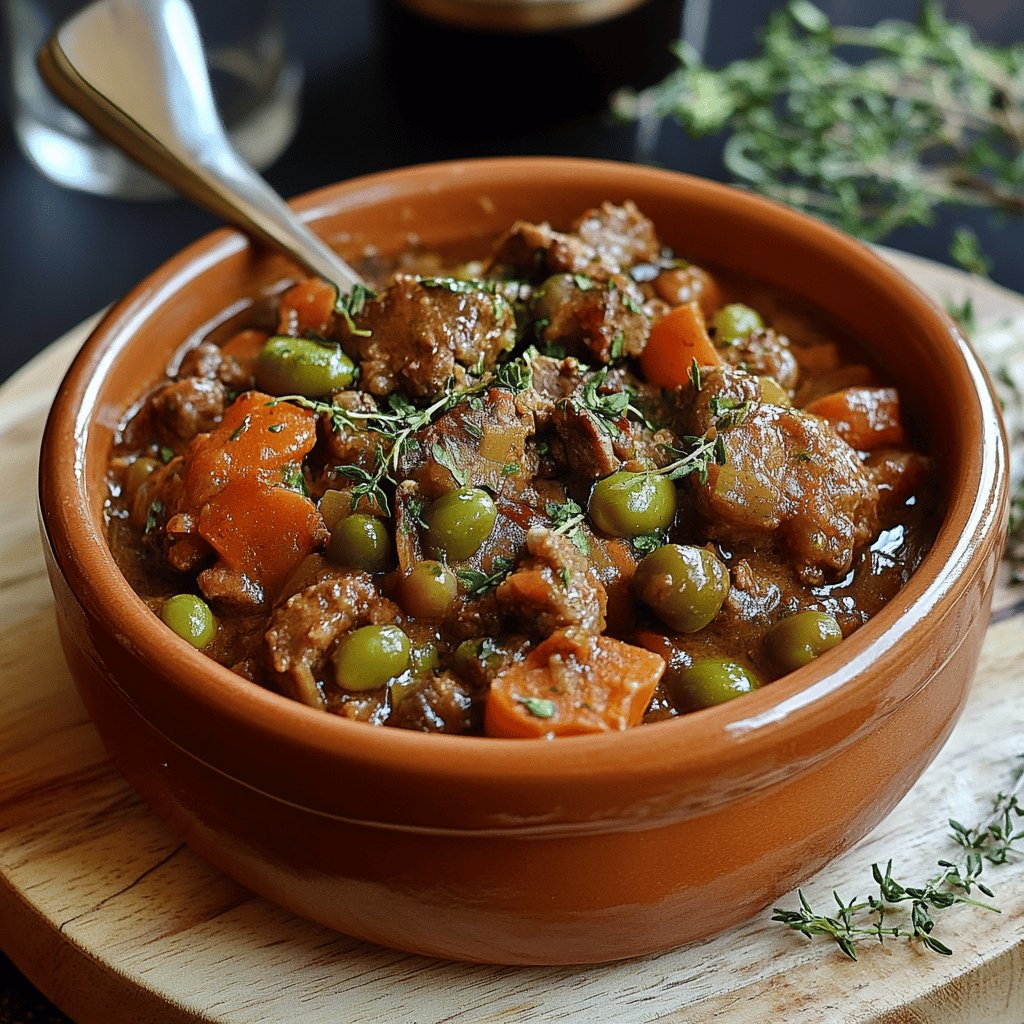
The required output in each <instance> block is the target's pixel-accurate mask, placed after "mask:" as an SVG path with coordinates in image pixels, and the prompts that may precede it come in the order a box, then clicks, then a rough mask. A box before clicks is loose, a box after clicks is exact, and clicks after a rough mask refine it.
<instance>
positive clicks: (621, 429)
mask: <svg viewBox="0 0 1024 1024" xmlns="http://www.w3.org/2000/svg"><path fill="white" fill-rule="evenodd" d="M627 379H629V375H628V374H618V373H612V374H608V376H607V377H606V378H604V377H602V376H597V375H593V374H592V375H590V376H589V377H587V378H585V379H582V380H581V381H580V383H579V384H578V386H577V387H576V388H575V389H574V390H573V391H572V392H571V393H570V394H569V396H568V397H567V398H561V399H559V400H558V401H557V402H555V403H554V405H553V406H552V409H551V412H550V415H549V418H548V424H549V426H550V427H551V430H552V434H551V439H550V442H549V444H550V451H551V457H552V459H553V460H554V463H555V465H556V466H557V467H558V468H559V471H560V472H561V473H562V474H563V475H565V476H566V477H568V479H570V480H573V481H592V480H598V479H600V478H601V477H605V476H608V475H609V474H611V473H614V472H616V471H617V470H619V469H622V468H623V465H624V464H625V463H636V466H635V467H632V468H640V467H641V466H651V465H664V464H665V454H664V450H663V448H662V445H664V444H668V443H670V442H671V441H672V440H673V437H672V434H671V433H670V432H669V431H668V430H652V429H651V428H650V427H648V426H647V425H646V424H645V423H643V422H640V420H638V419H637V418H635V413H629V414H627V412H626V410H625V404H626V402H627V400H629V401H630V404H632V401H631V396H632V391H631V390H628V391H627V389H629V388H630V385H629V384H628V383H627ZM610 402H617V403H619V404H621V405H622V407H623V408H622V411H621V413H617V412H616V411H615V407H614V405H611V404H609V403H610Z"/></svg>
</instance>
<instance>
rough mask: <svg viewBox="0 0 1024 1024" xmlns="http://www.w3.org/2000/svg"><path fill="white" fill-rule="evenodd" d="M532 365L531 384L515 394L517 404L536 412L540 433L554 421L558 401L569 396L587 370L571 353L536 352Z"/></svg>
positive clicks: (536, 421) (534, 416)
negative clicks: (559, 355)
mask: <svg viewBox="0 0 1024 1024" xmlns="http://www.w3.org/2000/svg"><path fill="white" fill-rule="evenodd" d="M530 366H531V368H532V371H533V384H532V387H530V388H529V389H528V390H527V391H524V392H522V393H521V394H519V395H517V396H516V404H517V406H518V407H519V408H521V409H524V410H526V411H529V412H530V413H531V414H532V415H533V419H534V423H535V424H536V429H537V432H538V433H539V432H540V431H542V430H546V429H547V428H548V427H549V426H550V425H551V416H552V413H553V412H554V410H555V405H556V404H557V403H558V402H560V401H561V400H562V399H564V398H568V397H569V396H570V395H571V394H572V393H573V392H574V391H575V390H576V388H577V387H578V386H579V384H580V382H581V381H582V380H583V373H584V370H583V367H582V366H581V365H580V363H579V361H578V360H576V359H574V358H572V357H569V358H568V359H555V358H553V357H551V356H535V357H534V359H533V360H532V362H531V363H530Z"/></svg>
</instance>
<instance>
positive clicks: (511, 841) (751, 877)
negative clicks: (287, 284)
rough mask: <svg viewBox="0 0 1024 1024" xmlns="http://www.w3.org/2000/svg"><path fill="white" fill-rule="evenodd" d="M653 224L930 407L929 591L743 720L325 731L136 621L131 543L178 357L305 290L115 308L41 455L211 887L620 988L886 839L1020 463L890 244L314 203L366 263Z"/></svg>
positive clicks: (278, 262)
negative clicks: (125, 508) (133, 423)
mask: <svg viewBox="0 0 1024 1024" xmlns="http://www.w3.org/2000/svg"><path fill="white" fill-rule="evenodd" d="M604 199H610V200H612V201H615V202H622V201H623V200H625V199H632V200H634V201H635V202H636V203H637V204H638V205H639V207H640V209H641V210H642V211H643V212H644V213H645V214H647V216H649V217H650V218H651V219H652V220H653V221H654V223H655V224H656V225H657V228H658V231H659V234H660V235H661V237H662V238H663V239H665V241H666V242H667V243H668V244H670V245H671V246H673V247H674V249H675V250H676V251H677V252H680V253H683V254H685V255H686V256H687V257H692V258H693V259H694V260H696V261H698V262H702V263H703V262H706V263H709V264H712V265H715V264H717V265H721V266H727V267H732V268H734V269H736V270H738V271H741V272H743V273H745V274H748V275H751V276H753V277H756V278H758V279H760V280H762V281H764V282H765V283H766V284H769V285H771V286H775V287H778V288H780V289H783V290H785V291H788V292H790V293H795V294H797V295H799V296H804V297H806V298H808V299H810V300H811V301H813V302H814V304H815V305H817V306H818V307H820V308H822V309H823V310H824V311H825V312H827V313H829V314H831V315H832V316H833V317H835V318H836V319H837V320H838V321H839V322H841V323H842V324H844V325H845V326H847V327H849V328H850V330H851V331H852V332H853V333H854V334H855V335H856V336H858V337H859V338H861V339H862V340H863V341H864V342H865V343H866V345H867V346H868V347H869V348H870V349H871V351H872V352H873V353H874V356H875V357H876V358H877V359H878V360H879V361H881V362H882V363H883V364H884V365H885V367H886V371H887V374H888V375H889V376H890V377H891V379H892V380H894V381H895V382H896V383H897V384H898V386H899V387H900V389H901V394H902V395H903V396H904V398H905V401H906V406H907V409H908V411H909V414H910V416H911V418H912V420H913V421H914V422H915V424H916V426H917V427H918V429H919V431H920V435H921V436H922V437H923V438H924V439H925V441H926V447H927V448H928V449H929V450H930V451H931V452H932V453H933V455H934V456H935V458H936V461H937V463H938V467H939V471H940V477H941V482H942V487H943V493H944V500H945V503H946V509H947V511H946V514H945V519H944V521H943V524H942V527H941V529H940V531H939V534H938V537H937V539H936V542H935V545H934V547H933V549H932V550H931V552H930V553H929V554H928V555H927V557H926V558H925V560H924V562H923V564H922V565H921V567H920V568H919V569H918V570H917V572H916V574H915V575H914V577H913V578H912V579H911V581H910V582H909V584H908V585H907V586H905V587H904V588H903V590H901V591H900V592H899V593H898V594H897V595H896V596H895V598H893V600H892V601H891V602H890V603H889V604H888V605H887V606H886V607H885V608H884V609H883V610H882V611H881V612H880V613H879V614H878V615H877V617H875V618H874V619H873V620H871V621H870V622H869V623H868V624H867V625H865V626H864V627H862V628H861V629H860V630H858V631H857V632H856V633H855V634H853V635H852V636H851V637H850V638H848V639H847V640H845V641H843V643H841V644H840V645H839V646H838V647H837V648H835V649H834V650H832V651H829V652H828V653H826V654H824V655H823V656H822V657H820V658H819V659H817V660H816V661H814V662H812V663H811V664H810V665H808V666H806V667H804V668H802V669H800V670H799V671H796V672H793V673H792V674H791V675H788V676H785V677H783V678H782V679H780V680H778V681H777V682H774V683H772V684H771V685H770V686H765V687H764V688H762V689H760V690H758V691H757V692H755V693H753V694H750V695H747V696H745V697H743V698H741V699H739V700H735V701H732V702H730V703H728V704H724V705H721V706H718V707H712V708H709V709H706V710H703V711H698V712H696V713H694V714H690V715H686V716H684V717H681V718H677V719H673V720H670V721H665V722H659V723H656V724H651V725H645V726H642V727H640V728H635V729H631V730H628V731H626V732H621V733H614V734H599V735H589V736H580V737H573V738H569V739H560V740H556V741H545V740H502V739H493V738H481V737H463V736H447V735H424V734H419V733H413V732H408V731H405V730H402V729H386V728H374V727H372V726H368V725H366V724H362V723H358V722H352V721H348V720H345V719H342V718H340V717H337V716H333V715H329V714H324V713H322V712H317V711H313V710H311V709H310V708H308V707H305V706H303V705H301V704H299V703H297V702H295V701H291V700H287V699H286V698H284V697H281V696H278V695H277V694H274V693H271V692H269V691H267V690H264V689H261V688H260V687H258V686H256V685H254V684H253V683H250V682H247V681H246V680H245V679H243V678H241V677H240V676H237V675H235V674H233V673H232V672H230V671H229V670H228V669H226V668H222V667H221V666H220V665H217V664H215V663H214V662H213V661H211V660H209V659H207V658H206V657H205V656H204V655H202V654H200V653H198V652H197V651H195V650H193V649H192V648H191V647H190V646H189V645H188V644H187V643H185V642H184V641H183V640H180V639H179V638H178V637H176V636H175V635H174V634H172V633H171V632H170V630H168V629H166V628H165V627H164V626H163V625H162V624H161V623H160V622H159V620H158V619H157V617H156V616H154V615H153V614H152V613H151V612H150V611H149V610H148V609H147V608H146V606H145V605H144V604H143V602H142V601H141V600H140V599H139V598H138V597H137V596H136V595H135V594H134V593H133V592H132V590H131V588H130V587H129V586H128V584H127V583H126V582H125V580H124V578H123V577H122V575H121V573H120V571H119V570H118V568H117V566H116V565H115V564H114V561H113V559H112V557H111V555H110V552H109V550H108V548H107V545H106V542H105V540H104V527H103V503H104V499H105V497H106V481H105V474H106V465H107V459H108V457H109V455H110V451H111V444H112V440H113V435H114V431H115V430H116V428H117V426H118V424H119V422H120V421H121V420H122V418H123V417H124V415H125V412H126V410H128V409H129V408H130V407H132V406H133V405H134V404H135V403H136V402H137V401H138V400H139V398H140V397H141V396H142V395H143V394H144V393H145V392H146V391H147V390H148V389H149V388H150V387H151V386H152V385H153V384H154V383H155V382H156V381H157V380H158V379H159V378H160V377H161V376H162V374H163V373H164V370H165V367H166V365H167V363H168V362H169V360H170V359H171V357H172V355H173V354H174V352H175V351H176V350H177V349H178V348H179V347H180V346H181V345H182V344H183V342H185V341H186V340H188V339H195V338H197V336H198V335H200V334H202V333H203V332H204V331H205V330H207V329H209V327H210V326H211V325H213V324H214V323H217V322H219V321H220V320H222V319H223V318H224V316H225V311H226V310H227V311H230V310H232V309H234V310H238V309H240V308H242V304H241V300H243V299H244V298H246V297H253V296H259V295H265V294H268V293H270V292H272V291H275V290H277V289H279V288H280V286H281V283H282V281H283V280H285V279H286V278H287V277H289V276H290V275H294V273H295V271H294V268H291V267H290V266H289V265H288V264H287V263H286V262H285V261H284V260H283V259H282V258H281V257H278V256H276V255H273V254H268V253H266V252H264V251H263V250H258V249H255V248H252V247H250V246H249V245H248V244H247V243H246V241H245V240H244V239H243V238H242V237H241V236H239V235H238V234H234V233H230V232H227V231H221V232H218V233H216V234H213V235H211V236H209V237H207V238H205V239H203V240H201V241H199V242H197V243H196V244H195V245H193V246H191V247H190V248H188V249H186V250H185V251H184V252H183V253H181V254H180V255H178V256H176V257H175V258H174V259H172V260H170V261H169V262H168V263H167V264H165V265H164V266H163V267H162V268H160V269H159V270H158V271H156V273H154V274H152V275H151V276H150V277H149V278H147V279H146V280H145V281H143V282H142V283H141V284H140V285H138V287H136V288H135V289H134V290H133V291H132V292H131V293H130V294H129V295H128V296H127V297H126V298H125V299H124V300H122V301H121V302H120V303H118V304H117V306H115V307H114V308H113V309H112V310H111V311H110V313H109V314H108V315H107V316H106V317H105V319H104V320H103V322H102V324H101V325H100V326H99V328H98V329H97V330H96V331H95V333H94V334H93V335H92V337H91V338H90V339H89V341H88V342H87V343H86V345H85V347H84V348H83V350H82V352H81V353H80V354H79V356H78V358H77V359H76V360H75V362H74V365H73V366H72V368H71V370H70V372H69V374H68V377H67V379H66V380H65V382H64V384H63V386H62V387H61V389H60V392H59V396H58V398H57V401H56V403H55V405H54V407H53V411H52V414H51V416H50V420H49V423H48V426H47V430H46V435H45V439H44V442H43V452H42V469H41V502H42V522H43V531H44V536H45V541H46V546H47V549H48V551H47V556H48V565H49V572H50V579H51V582H52V585H53V589H54V593H55V595H56V605H57V614H58V618H59V623H60V632H61V637H62V640H63V644H64V649H65V653H66V656H67V660H68V665H69V667H70V670H71V673H72V675H73V676H74V679H75V682H76V683H77V685H78V687H79V689H80V691H81V693H82V697H83V699H84V701H85V703H86V706H87V707H88V710H89V712H90V714H91V715H92V717H93V720H94V721H95V723H96V727H97V728H98V730H99V732H100V734H101V736H102V738H103V740H104V742H105V744H106V746H107V748H108V750H109V751H110V754H111V756H112V757H113V759H114V760H115V761H116V763H117V765H118V766H119V768H120V769H121V771H122V772H123V773H124V775H125V776H126V778H127V779H128V780H129V781H130V782H131V784H132V785H133V786H134V787H135V788H136V789H137V790H138V791H139V793H141V794H142V796H143V797H144V798H145V799H146V800H147V801H148V802H149V803H150V804H151V805H152V807H153V809H154V810H155V811H156V812H157V813H158V814H159V815H160V816H161V817H163V818H164V819H165V820H166V821H167V822H168V824H169V825H170V826H171V827H172V828H173V829H175V830H177V831H178V832H179V833H180V834H181V835H182V836H183V837H184V838H185V839H186V840H187V842H188V843H189V844H190V845H191V846H192V847H193V848H194V849H195V850H196V851H197V852H198V853H200V854H201V855H202V856H203V857H205V858H207V859H208V860H209V861H211V862H212V863H213V864H215V865H217V866H218V867H219V868H221V869H222V870H223V871H224V872H225V873H226V874H228V875H230V876H232V877H233V878H236V879H238V880H239V881H240V882H242V883H244V884H245V885H246V886H248V887H250V888H251V889H252V890H253V891H255V892H257V893H259V894H261V895H263V896H265V897H267V898H268V899H270V900H273V901H275V902H277V903H279V904H281V905H282V906H284V907H287V908H289V909H290V910H292V911H294V912H295V913H297V914H300V915H302V916H304V917H307V918H311V919H312V920H315V921H318V922H321V923H323V924H326V925H329V926H331V927H333V928H336V929H339V930H341V931H344V932H348V933H350V934H352V935H355V936H359V937H362V938H365V939H369V940H372V941H374V942H378V943H383V944H385V945H388V946H396V947H399V948H402V949H407V950H411V951H414V952H418V953H426V954H430V955H433V956H439V957H450V958H456V959H464V960H478V961H488V962H496V963H508V964H557V963H579V962H592V961H602V960H613V959H618V958H622V957H630V956H636V955H638V954H643V953H648V952H652V951H656V950H663V949H666V948H668V947H672V946H676V945H679V944H681V943H685V942H690V941H692V940H694V939H700V938H702V937H704V936H708V935H711V934H712V933H714V932H717V931H719V930H721V929H723V928H727V927H728V926H730V925H732V924H735V923H736V922H738V921H742V920H743V919H745V918H747V917H749V916H750V915H752V914H755V913H757V912H758V911H761V910H762V909H764V908H765V907H767V906H769V905H770V904H771V903H772V901H773V900H775V899H776V898H777V897H778V896H779V895H780V894H782V893H784V892H786V891H788V890H789V889H791V888H792V887H793V886H795V885H797V884H799V883H800V882H802V881H803V880H804V879H806V878H807V877H808V876H809V875H811V874H813V873H814V872H815V871H817V870H818V869H819V868H820V867H821V866H822V865H824V864H825V863H826V862H827V861H829V860H830V859H831V858H833V857H835V856H836V855H837V854H838V853H840V852H841V851H842V850H843V849H845V848H846V847H848V846H850V844H852V843H854V842H855V841H856V840H857V839H859V838H860V837H861V836H862V835H864V834H865V833H866V832H867V831H868V830H869V829H870V828H872V826H874V825H875V824H876V823H877V822H878V821H879V820H881V818H883V817H884V816H885V815H886V814H887V813H888V812H889V810H890V809H891V808H892V807H893V806H894V805H895V804H896V802H897V801H898V800H899V799H900V798H901V797H902V796H903V795H904V794H905V793H906V792H907V790H908V789H909V788H910V786H911V785H912V784H913V782H914V781H915V779H917V777H918V776H919V774H920V773H921V771H922V770H923V769H924V767H925V766H926V765H927V764H928V763H929V761H931V759H932V758H933V757H934V756H935V754H936V752H937V751H938V750H939V748H940V746H941V745H942V743H943V741H944V740H945V738H946V737H947V735H948V734H949V731H950V729H951V728H952V727H953V723H954V722H955V720H956V717H957V715H958V713H959V711H960V709H961V707H962V705H963V702H964V698H965V695H966V692H967V688H968V685H969V683H970V680H971V676H972V674H973V672H974V668H975V664H976V661H977V658H978V652H979V648H980V645H981V642H982V638H983V636H984V633H985V627H986V624H987V620H988V609H989V602H990V598H991V593H992V587H993V583H994V580H995V575H996V569H997V565H998V561H999V557H1000V553H1001V546H1002V538H1003V533H1004V528H1005V525H1006V507H1007V471H1006V446H1005V441H1004V438H1003V436H1002V433H1001V428H1000V423H999V416H998V413H997V410H996V407H995V404H994V402H993V399H992V396H991V394H990V391H989V388H988V384H987V381H986V378H985V375H984V373H983V371H982V369H981V368H980V366H979V364H978V361H977V360H976V358H975V357H974V356H973V355H972V354H971V352H970V350H969V349H968V347H967V346H966V344H965V343H964V341H963V339H962V338H961V336H960V335H959V334H958V332H957V330H956V328H955V327H954V325H953V323H952V322H951V321H950V320H949V319H948V318H947V317H946V316H945V315H944V314H943V313H942V312H940V311H939V310H938V309H937V308H936V307H935V306H934V305H932V304H931V303H930V302H929V301H928V300H927V299H925V298H924V297H923V296H922V295H921V294H920V293H919V292H918V291H917V290H916V289H915V288H914V287H913V286H912V285H911V284H909V283H908V282H907V281H906V280H905V279H904V278H903V277H902V276H901V275H900V274H899V273H898V272H897V271H895V270H893V269H892V268H891V267H890V266H889V265H887V264H886V263H885V262H884V261H883V260H882V259H881V258H880V257H879V256H877V255H876V254H875V253H874V252H872V251H871V250H869V249H868V248H866V247H865V246H863V245H861V244H859V243H857V242H855V241H853V240H851V239H849V238H847V237H845V236H843V235H841V234H840V233H838V232H836V231H834V230H832V229H831V228H828V227H826V226H824V225H823V224H820V223H818V222H817V221H814V220H811V219H810V218H808V217H804V216H802V215H800V214H797V213H794V212H792V211H790V210H788V209H784V208H782V207H780V206H777V205H774V204H773V203H770V202H767V201H765V200H763V199H760V198H757V197H755V196H752V195H749V194H746V193H743V192H739V191H736V190H733V189H730V188H726V187H724V186H721V185H717V184H712V183H709V182H706V181H701V180H698V179H694V178H688V177H685V176H683V175H679V174H674V173H670V172H666V171H660V170H652V169H648V168H642V167H637V166H629V165H622V164H613V163H601V162H589V161H579V160H562V159H546V158H543V159H519V158H513V159H497V160H484V161H479V162H468V163H450V164H441V165H436V166H427V167H414V168H410V169H405V170H399V171H394V172H389V173H384V174H378V175H374V176H372V177H368V178H363V179H359V180H355V181H350V182H345V183H342V184H340V185H335V186H332V187H330V188H326V189H323V190H321V191H318V192H315V193H312V194H310V195H308V196H305V197H304V198H303V199H301V200H299V201H298V202H297V203H296V206H297V208H298V209H299V210H300V211H302V213H303V214H304V216H306V217H307V218H308V219H309V220H310V221H311V222H312V224H313V226H314V227H315V228H316V230H317V231H318V232H319V233H320V234H322V235H323V236H324V237H325V238H326V239H327V240H328V241H329V242H330V243H331V244H333V245H335V246H336V247H337V248H338V249H340V250H341V251H342V254H343V255H346V256H347V257H349V258H357V257H358V255H359V254H360V253H361V252H362V251H363V250H364V249H365V247H366V246H368V245H372V246H374V247H376V248H377V249H378V250H379V251H381V252H384V253H389V252H396V251H398V250H400V249H402V248H403V247H405V246H406V245H407V243H408V240H409V239H410V237H415V238H417V239H419V240H421V241H422V242H424V243H425V244H426V245H427V246H430V247H445V246H449V245H452V244H454V243H463V242H467V243H470V244H469V246H468V248H470V249H473V250H475V251H477V252H481V251H485V249H486V247H487V243H488V240H489V239H490V238H491V237H492V236H494V235H495V234H496V233H497V232H498V231H499V230H500V229H502V228H503V227H505V226H507V225H508V224H510V223H511V222H512V221H513V220H514V219H516V218H518V217H523V218H527V219H529V220H535V221H536V220H544V219H546V220H550V221H551V222H552V223H553V224H555V226H565V225H566V224H567V223H568V222H569V221H570V220H571V219H572V218H573V217H575V216H576V215H577V214H578V213H579V212H580V211H582V210H584V209H586V208H587V207H589V206H592V205H596V204H598V203H599V202H600V201H601V200H604Z"/></svg>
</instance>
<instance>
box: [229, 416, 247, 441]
mask: <svg viewBox="0 0 1024 1024" xmlns="http://www.w3.org/2000/svg"><path fill="white" fill-rule="evenodd" d="M249 419H250V417H249V414H248V413H246V414H245V416H244V417H243V418H242V422H241V423H239V424H238V426H237V427H235V429H234V430H232V431H231V436H230V437H229V438H228V440H229V441H237V440H238V439H239V438H240V437H241V436H242V435H243V434H244V433H245V432H246V431H247V430H248V429H249Z"/></svg>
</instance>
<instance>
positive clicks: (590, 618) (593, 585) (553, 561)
mask: <svg viewBox="0 0 1024 1024" xmlns="http://www.w3.org/2000/svg"><path fill="white" fill-rule="evenodd" d="M526 549H527V552H528V555H527V556H526V557H525V558H523V559H521V560H520V562H519V564H518V565H517V566H516V570H515V572H513V573H512V574H511V575H510V576H509V577H508V578H507V579H506V580H505V581H504V582H503V583H501V584H500V586H499V587H498V589H497V592H496V596H497V601H498V606H499V607H500V608H501V609H502V611H503V612H504V613H505V615H506V616H507V617H508V618H509V619H510V620H512V621H514V622H516V623H518V624H519V625H520V626H521V627H522V628H523V629H524V630H525V631H526V632H527V633H529V634H530V635H532V636H537V637H547V636H550V635H551V634H552V633H553V632H555V630H557V629H562V628H564V627H566V626H579V627H580V628H581V629H584V630H586V631H587V632H589V633H600V632H602V631H603V630H604V626H605V610H606V607H607V596H606V594H605V589H604V586H603V585H602V584H601V581H600V580H599V579H598V578H597V576H596V575H595V574H594V573H593V571H592V570H591V568H590V566H589V564H588V562H587V559H586V558H585V557H584V556H583V554H582V553H581V552H580V551H579V550H578V549H577V548H576V547H575V545H574V544H573V543H572V541H570V540H569V538H568V537H565V536H563V535H561V534H557V533H554V532H553V531H552V530H547V529H544V528H543V527H535V528H534V529H532V530H530V532H529V533H528V534H527V537H526Z"/></svg>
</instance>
